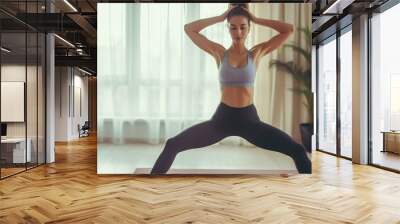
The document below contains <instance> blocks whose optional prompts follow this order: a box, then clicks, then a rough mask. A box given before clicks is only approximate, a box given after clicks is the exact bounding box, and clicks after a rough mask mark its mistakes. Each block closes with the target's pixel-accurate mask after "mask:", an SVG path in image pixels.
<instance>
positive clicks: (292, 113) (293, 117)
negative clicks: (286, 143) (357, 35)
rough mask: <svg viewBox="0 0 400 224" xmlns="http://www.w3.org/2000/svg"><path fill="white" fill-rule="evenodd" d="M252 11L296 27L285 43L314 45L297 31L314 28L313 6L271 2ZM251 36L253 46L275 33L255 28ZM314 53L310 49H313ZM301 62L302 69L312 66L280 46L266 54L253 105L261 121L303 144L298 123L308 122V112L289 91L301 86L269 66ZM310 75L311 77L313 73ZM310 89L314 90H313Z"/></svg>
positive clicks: (261, 62) (260, 70)
mask: <svg viewBox="0 0 400 224" xmlns="http://www.w3.org/2000/svg"><path fill="white" fill-rule="evenodd" d="M250 11H251V12H253V13H254V14H255V15H256V16H258V17H262V18H266V19H273V20H279V21H284V22H287V23H290V24H293V25H294V28H295V29H294V32H293V34H292V35H291V36H290V37H289V39H288V40H287V41H286V44H289V43H294V44H295V45H296V46H299V47H301V48H308V49H311V43H309V42H307V39H306V38H305V36H304V35H303V34H302V33H301V32H300V31H298V29H299V28H309V29H311V3H302V4H297V3H274V4H271V3H268V4H250ZM253 28H254V29H253V32H254V33H253V34H252V35H251V37H252V38H253V39H252V42H253V43H254V44H257V43H260V42H263V41H265V40H268V39H270V38H271V37H273V36H274V35H276V34H277V32H276V31H274V30H272V29H270V28H267V27H263V26H259V25H255V27H253ZM310 52H311V50H310ZM274 59H277V60H281V61H291V60H293V61H294V62H295V63H301V64H302V65H303V68H304V69H305V68H306V66H309V67H311V64H307V62H306V61H305V60H304V58H302V57H301V56H300V55H298V54H296V53H295V52H294V51H293V50H292V49H290V48H284V47H280V48H278V49H277V50H275V51H273V52H271V53H270V54H268V55H266V56H265V57H264V58H263V59H262V60H261V61H260V65H259V68H258V71H257V77H256V87H255V98H254V101H255V102H254V104H255V105H256V107H257V110H258V113H259V116H260V118H261V120H263V121H264V122H266V123H269V124H271V125H273V126H275V127H277V128H279V129H281V130H283V131H285V132H286V133H288V134H289V135H291V136H292V137H293V138H294V139H296V140H297V141H299V142H300V133H299V124H300V123H301V122H304V121H305V120H306V119H307V110H306V108H305V107H304V105H303V102H304V101H303V98H302V96H300V95H297V94H295V93H293V92H292V91H290V88H293V87H296V85H297V84H298V83H296V81H295V80H294V79H293V78H292V77H291V76H290V75H288V74H285V73H284V72H282V71H278V70H277V69H275V68H274V67H272V68H270V67H269V62H270V61H271V60H274ZM310 76H311V74H310ZM310 88H311V87H310Z"/></svg>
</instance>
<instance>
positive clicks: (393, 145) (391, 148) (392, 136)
mask: <svg viewBox="0 0 400 224" xmlns="http://www.w3.org/2000/svg"><path fill="white" fill-rule="evenodd" d="M381 133H383V150H382V152H393V153H397V154H400V131H396V132H393V131H382V132H381Z"/></svg>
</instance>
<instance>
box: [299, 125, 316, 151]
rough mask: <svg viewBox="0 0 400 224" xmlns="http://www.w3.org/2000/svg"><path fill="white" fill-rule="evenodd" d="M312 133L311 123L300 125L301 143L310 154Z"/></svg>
mask: <svg viewBox="0 0 400 224" xmlns="http://www.w3.org/2000/svg"><path fill="white" fill-rule="evenodd" d="M313 132H314V130H313V125H312V124H311V123H302V124H300V134H301V141H302V143H303V145H304V148H306V150H307V151H308V152H311V137H312V134H313Z"/></svg>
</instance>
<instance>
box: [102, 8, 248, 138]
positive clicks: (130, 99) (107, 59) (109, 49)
mask: <svg viewBox="0 0 400 224" xmlns="http://www.w3.org/2000/svg"><path fill="white" fill-rule="evenodd" d="M227 7H228V4H226V3H224V4H154V3H150V4H144V3H141V4H99V12H98V13H99V16H98V49H99V50H98V51H99V52H98V71H99V72H98V113H99V121H98V124H99V140H100V141H105V142H113V143H129V142H138V141H143V142H148V143H154V144H158V143H162V142H163V141H165V140H166V139H167V138H169V137H173V136H174V135H176V134H178V133H179V132H181V131H182V130H184V129H186V128H188V127H190V126H192V125H194V124H196V123H199V122H202V121H205V120H208V119H210V118H211V116H212V114H213V113H214V111H215V109H216V107H217V106H218V103H219V101H220V97H221V96H220V90H219V83H218V68H217V65H216V62H215V60H214V59H213V58H212V57H211V56H210V55H208V54H207V53H205V52H204V51H202V50H201V49H200V48H198V47H197V46H196V45H194V43H192V41H191V40H190V39H189V38H188V37H187V35H186V34H185V32H184V30H183V27H184V24H186V23H189V22H191V21H194V20H197V19H200V18H206V17H211V16H216V15H220V14H222V13H223V12H224V11H225V10H226V9H227ZM202 34H204V35H205V36H207V37H208V38H209V39H211V40H213V41H215V42H218V43H221V44H222V45H224V46H225V47H226V48H228V47H229V44H230V36H229V33H228V31H227V27H226V22H224V23H219V24H215V25H213V26H211V27H208V28H206V29H205V30H203V31H202ZM232 139H235V138H230V139H226V140H225V142H232ZM229 140H230V141H229ZM233 142H236V143H240V142H241V140H239V139H238V138H236V139H235V140H234V141H233Z"/></svg>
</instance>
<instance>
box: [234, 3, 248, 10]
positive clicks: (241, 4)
mask: <svg viewBox="0 0 400 224" xmlns="http://www.w3.org/2000/svg"><path fill="white" fill-rule="evenodd" d="M230 5H231V6H238V7H242V8H246V9H249V3H230Z"/></svg>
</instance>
